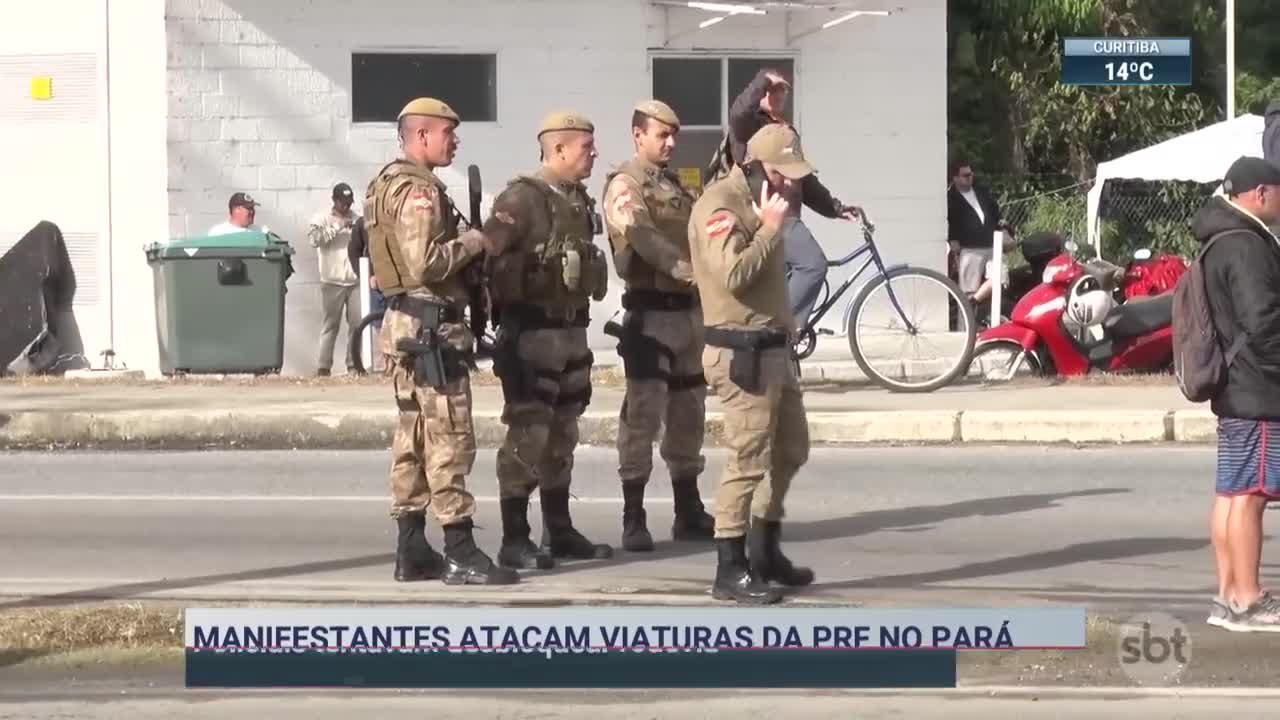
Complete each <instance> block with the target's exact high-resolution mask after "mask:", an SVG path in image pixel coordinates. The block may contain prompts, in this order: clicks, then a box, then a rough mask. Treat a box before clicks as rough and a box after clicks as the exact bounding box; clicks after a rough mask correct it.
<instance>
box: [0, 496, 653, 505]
mask: <svg viewBox="0 0 1280 720" xmlns="http://www.w3.org/2000/svg"><path fill="white" fill-rule="evenodd" d="M645 499H646V500H649V501H653V502H670V501H671V498H669V497H666V498H664V497H650V498H645ZM475 500H476V502H483V503H491V502H492V503H496V502H498V500H499V498H498V496H496V495H477V496H475ZM23 501H27V502H52V501H60V502H217V501H223V502H383V503H385V502H390V501H391V500H390V498H389V497H387V496H386V495H74V494H65V495H34V494H32V495H0V502H23ZM529 501H530V502H531V503H537V502H539V499H538V496H537V495H534V496H533V497H531V498H530V499H529ZM572 501H573V502H580V503H587V504H589V505H620V504H622V498H621V497H584V498H573V499H572Z"/></svg>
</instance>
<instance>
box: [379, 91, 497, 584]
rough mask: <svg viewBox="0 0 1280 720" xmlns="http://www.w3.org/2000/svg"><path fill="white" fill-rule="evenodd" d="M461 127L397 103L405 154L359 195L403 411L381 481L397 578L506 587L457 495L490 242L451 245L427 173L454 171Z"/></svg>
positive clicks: (427, 101) (468, 434)
mask: <svg viewBox="0 0 1280 720" xmlns="http://www.w3.org/2000/svg"><path fill="white" fill-rule="evenodd" d="M458 124H459V119H458V116H457V114H455V113H454V111H453V110H452V109H451V108H449V106H447V105H445V104H444V103H443V102H441V101H439V100H435V99H432V98H418V99H416V100H414V101H412V102H410V103H409V104H408V105H406V106H405V107H404V109H403V110H402V111H401V112H400V116H399V136H400V143H401V146H402V149H403V156H402V157H401V158H399V159H397V160H395V161H393V162H391V163H389V164H387V165H386V166H385V167H383V168H382V169H381V170H380V171H378V174H377V177H375V178H374V179H373V181H372V182H370V183H369V187H368V190H367V192H366V194H365V206H364V207H365V212H364V217H365V229H366V232H367V233H368V242H369V258H370V260H371V261H372V264H373V273H374V275H376V276H377V278H378V280H379V283H380V287H381V290H382V293H383V294H384V295H386V296H387V298H388V303H387V305H388V307H387V311H386V317H385V318H384V320H383V322H382V331H381V333H380V335H379V350H380V352H382V353H384V354H385V355H386V356H387V357H389V358H391V359H393V361H394V362H393V364H392V365H391V367H390V368H389V370H388V372H389V374H390V375H391V378H392V382H393V384H394V387H395V398H396V405H397V406H398V407H399V411H400V412H399V417H400V419H399V424H398V426H397V427H396V433H395V439H394V441H393V443H392V455H393V460H392V464H391V472H390V476H391V478H390V480H391V483H390V484H391V496H392V507H391V515H392V516H393V517H394V518H395V519H396V521H397V523H398V525H399V537H398V542H397V547H396V569H395V578H396V580H399V581H412V580H426V579H433V578H439V577H441V576H443V578H444V581H445V582H446V583H449V584H465V583H478V584H490V585H505V584H510V583H514V582H516V581H517V580H518V576H517V575H516V573H515V572H514V571H512V570H509V569H507V568H502V567H499V566H497V565H496V564H494V562H493V561H492V560H491V559H490V558H489V557H488V556H487V555H485V554H484V552H482V551H481V550H480V549H479V548H478V547H476V543H475V539H474V538H473V536H472V524H473V523H472V516H473V515H474V513H475V500H474V498H473V497H472V495H471V493H470V492H469V491H468V490H467V486H466V476H467V475H468V474H469V473H470V472H471V468H472V465H473V463H474V461H475V456H476V439H475V432H474V429H473V427H472V422H471V384H470V377H469V374H468V367H467V365H466V362H465V360H466V356H465V353H467V352H470V350H471V348H472V342H473V338H472V337H471V333H470V331H469V330H468V328H467V325H466V324H464V323H463V317H462V308H463V307H465V303H466V301H467V297H468V295H467V289H466V287H464V284H463V280H462V277H463V269H464V268H466V267H467V266H468V265H469V264H470V263H471V262H473V260H474V259H475V258H476V257H477V256H479V255H480V254H481V253H482V252H484V251H485V250H486V248H487V246H488V241H487V240H486V238H485V237H484V235H483V234H481V233H480V232H479V231H468V232H467V233H465V234H463V235H461V236H459V234H458V221H459V219H460V216H459V214H458V211H457V210H456V209H455V208H454V207H453V204H452V203H451V202H450V200H449V196H448V194H447V192H446V188H445V186H444V184H443V183H442V182H441V181H440V180H439V179H438V178H437V177H436V176H435V174H434V169H435V168H436V167H441V166H447V165H449V164H450V163H452V162H453V155H454V152H455V151H456V150H457V147H458V138H457V135H456V134H455V129H456V128H457V126H458ZM427 507H430V508H431V511H432V512H433V513H434V514H435V516H436V519H437V520H439V522H440V524H441V525H442V526H443V527H444V556H443V557H441V556H440V554H439V553H437V552H436V551H435V550H434V549H432V548H431V545H430V544H429V543H428V542H427V539H426V536H425V522H426V521H425V512H426V508H427Z"/></svg>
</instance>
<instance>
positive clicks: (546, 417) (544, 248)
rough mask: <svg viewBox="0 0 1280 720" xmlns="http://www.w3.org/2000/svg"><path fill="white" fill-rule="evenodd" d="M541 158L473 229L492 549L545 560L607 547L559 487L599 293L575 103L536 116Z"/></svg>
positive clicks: (594, 230) (584, 122)
mask: <svg viewBox="0 0 1280 720" xmlns="http://www.w3.org/2000/svg"><path fill="white" fill-rule="evenodd" d="M538 142H539V145H540V147H541V151H542V167H541V168H540V170H539V171H538V172H536V173H533V174H529V175H523V176H520V177H517V178H515V179H514V180H512V181H511V182H510V183H509V184H508V186H507V187H506V188H505V189H504V190H503V192H502V193H501V194H499V195H498V197H497V198H495V199H494V203H493V209H492V214H491V217H490V218H489V219H488V220H487V221H486V223H485V226H484V233H485V235H486V236H488V237H489V238H490V239H491V240H492V241H493V243H494V250H493V251H491V253H490V255H489V258H488V260H487V261H486V262H487V275H488V278H489V279H488V290H489V297H490V300H491V302H492V304H493V317H494V318H495V321H496V323H497V325H498V333H497V337H496V339H495V347H494V372H495V374H496V375H497V376H498V377H499V379H500V380H501V381H502V394H503V410H502V421H503V423H505V424H506V425H507V435H506V438H505V440H504V441H503V443H502V447H501V448H500V449H499V450H498V458H497V470H498V486H499V495H500V497H501V505H502V535H503V537H502V548H501V550H500V551H499V552H498V562H499V563H500V564H502V565H505V566H507V567H513V568H542V569H546V568H550V567H552V566H554V564H555V558H578V559H601V558H607V557H610V556H611V555H612V549H611V548H610V547H609V546H608V545H597V544H595V543H592V542H591V541H590V540H588V539H587V538H586V537H584V536H583V535H582V534H581V533H580V532H578V530H577V529H576V528H574V526H573V521H572V519H571V517H570V514H569V485H570V481H571V479H572V472H573V453H574V450H575V449H576V447H577V445H578V418H579V417H580V416H581V415H582V413H583V412H584V411H585V410H586V407H587V404H588V403H589V402H590V400H591V366H592V363H593V362H594V358H593V356H592V354H591V352H590V350H589V349H588V346H587V326H588V324H589V322H590V319H589V317H588V310H589V306H590V303H591V301H592V300H597V301H599V300H602V299H604V297H605V293H606V292H607V290H608V272H609V268H608V261H607V260H606V258H605V257H604V253H603V252H602V251H601V250H600V249H599V248H597V247H596V246H595V244H594V243H593V240H592V238H593V236H594V235H595V234H598V233H599V232H600V231H601V229H602V228H601V227H600V218H599V215H597V214H596V212H595V208H594V202H593V201H592V199H591V197H590V195H588V194H587V190H586V187H585V186H584V185H583V184H582V181H583V180H585V179H586V178H588V177H590V176H591V170H592V167H593V165H594V163H595V158H596V148H595V126H594V125H593V124H592V123H591V121H590V120H588V119H587V118H585V117H583V116H582V115H580V114H578V113H575V112H557V113H552V114H551V115H549V116H547V117H546V118H545V119H544V120H543V122H542V125H541V127H540V128H539V132H538ZM535 487H536V488H538V489H539V492H540V498H541V501H542V519H543V535H542V542H541V547H539V546H537V545H534V544H533V541H532V540H531V538H530V527H529V521H528V509H529V497H530V495H531V494H532V492H533V489H534V488H535Z"/></svg>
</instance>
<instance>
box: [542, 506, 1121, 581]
mask: <svg viewBox="0 0 1280 720" xmlns="http://www.w3.org/2000/svg"><path fill="white" fill-rule="evenodd" d="M1127 492H1132V491H1131V490H1129V489H1126V488H1095V489H1091V490H1075V491H1071V492H1060V493H1036V494H1032V495H1012V496H999V497H991V498H981V499H979V500H962V501H960V502H953V503H946V504H944V505H917V506H915V507H907V508H897V509H893V510H873V511H870V512H865V513H858V514H856V515H849V516H846V517H840V518H831V519H828V520H814V521H809V522H784V523H783V530H782V533H783V535H782V540H783V544H784V545H785V544H786V543H787V542H789V541H790V542H796V541H798V542H813V541H819V540H839V539H843V538H850V537H856V536H858V535H867V534H870V533H874V532H881V531H884V530H897V531H921V530H928V529H930V528H931V527H932V526H934V525H936V524H937V523H940V522H945V521H947V520H960V519H963V518H969V517H995V516H999V515H1013V514H1016V513H1025V512H1032V511H1035V510H1044V509H1047V508H1052V507H1057V506H1058V505H1059V503H1060V502H1061V501H1063V500H1068V499H1071V498H1079V497H1091V496H1095V495H1114V494H1118V493H1127ZM650 530H651V531H656V532H655V534H660V533H661V532H662V531H663V530H664V528H657V527H651V528H650ZM594 540H595V542H602V541H603V538H601V539H594ZM654 545H655V547H654V550H653V552H649V553H629V552H626V551H623V550H621V549H620V548H616V549H615V553H614V556H613V558H612V559H609V560H599V561H595V560H593V561H587V562H572V563H568V564H563V563H562V564H559V565H557V566H556V567H555V568H553V569H551V570H543V571H539V573H538V574H539V575H556V574H561V573H566V572H573V571H575V570H581V569H587V568H595V567H603V566H605V565H609V566H617V565H626V564H629V563H642V562H656V561H662V560H670V559H672V558H682V557H689V556H691V555H698V554H701V553H711V552H713V550H714V547H713V546H712V545H711V543H677V542H673V541H666V542H662V541H657V542H655V543H654Z"/></svg>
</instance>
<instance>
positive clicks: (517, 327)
mask: <svg viewBox="0 0 1280 720" xmlns="http://www.w3.org/2000/svg"><path fill="white" fill-rule="evenodd" d="M590 322H591V320H590V318H589V317H588V316H587V315H586V313H582V314H580V315H578V316H576V317H574V319H572V320H567V321H566V320H560V319H557V318H552V317H549V316H548V315H547V314H546V313H545V312H543V310H542V309H541V308H539V307H537V306H534V305H523V304H510V305H506V306H504V307H503V308H502V315H501V319H500V328H501V329H500V331H499V333H498V338H497V343H496V344H495V346H494V349H493V374H494V375H496V376H497V377H498V379H499V380H500V381H501V382H502V396H503V398H504V399H505V400H506V401H507V402H528V401H531V400H537V401H539V402H542V403H544V404H546V405H550V406H552V407H554V406H556V405H568V404H570V403H573V402H578V401H581V402H583V403H584V404H587V403H590V401H591V383H589V382H588V383H587V386H586V389H585V390H584V391H582V392H579V393H574V394H573V395H559V396H557V395H555V394H549V393H547V392H546V391H543V390H540V389H539V388H538V384H537V381H538V378H546V379H548V380H552V381H554V382H556V383H557V384H559V382H560V378H561V377H562V376H563V375H565V374H566V373H570V372H573V371H575V370H579V369H581V368H584V367H590V366H591V364H592V363H594V362H595V356H594V355H593V354H592V353H591V352H587V354H586V355H584V356H582V357H581V358H577V359H575V360H570V361H569V363H568V364H567V365H566V366H565V368H564V369H563V370H560V371H553V370H542V369H538V368H535V367H533V366H532V365H531V364H530V363H527V362H524V361H523V360H521V359H520V354H519V347H520V336H521V335H522V334H524V333H525V332H528V331H531V330H545V329H552V328H571V327H587V326H588V325H589V324H590Z"/></svg>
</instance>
